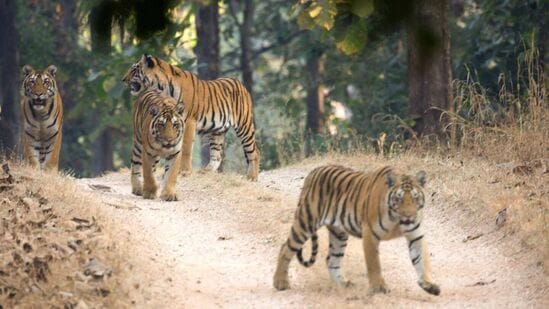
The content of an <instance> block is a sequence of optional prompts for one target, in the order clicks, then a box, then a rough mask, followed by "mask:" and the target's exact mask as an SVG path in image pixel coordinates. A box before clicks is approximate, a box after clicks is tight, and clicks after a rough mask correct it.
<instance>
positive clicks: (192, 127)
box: [181, 118, 196, 176]
mask: <svg viewBox="0 0 549 309" xmlns="http://www.w3.org/2000/svg"><path fill="white" fill-rule="evenodd" d="M184 130H185V131H184V132H183V145H182V146H181V175H183V176H189V175H190V174H191V172H192V169H193V162H192V156H193V142H194V136H195V134H196V120H194V119H192V118H188V119H187V121H186V122H185V129H184Z"/></svg>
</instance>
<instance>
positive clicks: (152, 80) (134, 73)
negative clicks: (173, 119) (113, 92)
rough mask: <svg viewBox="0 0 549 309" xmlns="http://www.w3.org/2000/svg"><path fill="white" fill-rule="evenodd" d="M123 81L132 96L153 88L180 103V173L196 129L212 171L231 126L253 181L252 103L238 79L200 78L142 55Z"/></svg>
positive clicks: (187, 167)
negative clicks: (203, 138)
mask: <svg viewBox="0 0 549 309" xmlns="http://www.w3.org/2000/svg"><path fill="white" fill-rule="evenodd" d="M123 81H124V82H125V83H126V84H128V85H129V87H130V89H131V92H132V94H134V95H137V94H139V93H140V92H141V91H143V90H146V89H149V88H156V89H159V90H160V91H162V92H163V93H164V94H166V95H169V96H171V97H173V98H175V99H176V100H177V101H178V102H183V104H184V106H185V112H184V118H185V127H186V130H185V133H184V137H183V150H182V166H181V170H182V173H183V174H189V173H190V172H191V169H192V164H191V155H192V146H193V140H194V135H195V133H196V131H198V133H199V134H201V135H203V134H206V135H207V136H208V137H209V141H210V162H209V164H208V166H206V169H207V170H214V171H216V170H218V168H219V166H220V164H221V158H222V152H223V146H224V141H225V133H226V132H227V130H228V129H229V128H230V127H233V128H234V129H235V132H236V135H237V136H238V137H239V138H240V141H241V142H242V147H243V148H244V155H245V156H246V161H247V163H248V172H247V175H248V178H249V179H251V180H252V181H256V180H257V176H258V173H259V150H258V149H257V145H256V140H255V125H254V120H253V104H252V98H251V96H250V93H249V92H248V91H247V90H246V88H245V87H244V85H243V84H242V83H241V82H239V81H238V80H236V79H232V78H219V79H215V80H211V81H205V80H200V79H198V77H197V76H196V75H194V74H193V73H191V72H188V71H183V70H181V69H179V68H178V67H176V66H173V65H171V64H169V63H167V62H165V61H163V60H161V59H159V58H156V57H153V56H150V55H143V57H142V58H141V59H140V60H139V61H138V62H137V63H135V64H133V65H132V67H131V68H130V69H129V71H128V73H127V74H126V75H125V76H124V78H123Z"/></svg>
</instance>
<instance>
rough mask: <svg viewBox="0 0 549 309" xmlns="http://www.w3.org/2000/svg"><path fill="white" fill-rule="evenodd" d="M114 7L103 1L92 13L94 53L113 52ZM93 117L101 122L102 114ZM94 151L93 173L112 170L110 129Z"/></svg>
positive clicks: (96, 143) (90, 17) (97, 140)
mask: <svg viewBox="0 0 549 309" xmlns="http://www.w3.org/2000/svg"><path fill="white" fill-rule="evenodd" d="M112 5H113V2H112V1H103V2H101V3H100V4H99V5H98V6H96V7H95V8H93V9H92V10H91V12H90V16H89V22H90V31H91V43H92V51H93V52H95V53H97V54H99V55H109V54H110V52H111V31H112V18H113V17H112V12H113V10H112V7H111V6H112ZM93 117H94V118H95V119H96V121H99V117H100V114H99V113H98V112H94V113H93ZM93 149H94V153H93V164H92V169H93V173H94V174H95V175H98V174H101V173H103V172H104V171H108V170H112V169H113V167H114V164H113V140H112V132H111V131H109V129H108V128H107V129H106V130H104V131H103V132H102V133H101V134H100V135H99V137H98V138H97V139H96V140H95V141H94V142H93Z"/></svg>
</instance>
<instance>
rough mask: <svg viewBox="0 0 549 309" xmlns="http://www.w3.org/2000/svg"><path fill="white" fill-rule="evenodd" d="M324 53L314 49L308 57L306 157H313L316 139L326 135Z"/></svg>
mask: <svg viewBox="0 0 549 309" xmlns="http://www.w3.org/2000/svg"><path fill="white" fill-rule="evenodd" d="M324 61H325V57H324V52H323V51H322V50H320V49H318V48H313V49H312V50H311V51H310V52H309V55H308V56H307V63H306V67H307V123H306V128H305V156H307V157H308V156H311V155H312V154H313V153H312V145H311V143H312V142H313V140H314V138H315V137H317V136H318V135H320V134H322V133H324V87H323V86H322V78H323V75H324Z"/></svg>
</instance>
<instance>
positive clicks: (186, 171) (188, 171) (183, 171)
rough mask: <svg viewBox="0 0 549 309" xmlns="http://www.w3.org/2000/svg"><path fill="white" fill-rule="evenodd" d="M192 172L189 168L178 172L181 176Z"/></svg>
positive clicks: (186, 175) (187, 175)
mask: <svg viewBox="0 0 549 309" xmlns="http://www.w3.org/2000/svg"><path fill="white" fill-rule="evenodd" d="M191 174H192V171H191V170H181V171H180V172H179V175H181V176H183V177H189V176H191Z"/></svg>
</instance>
